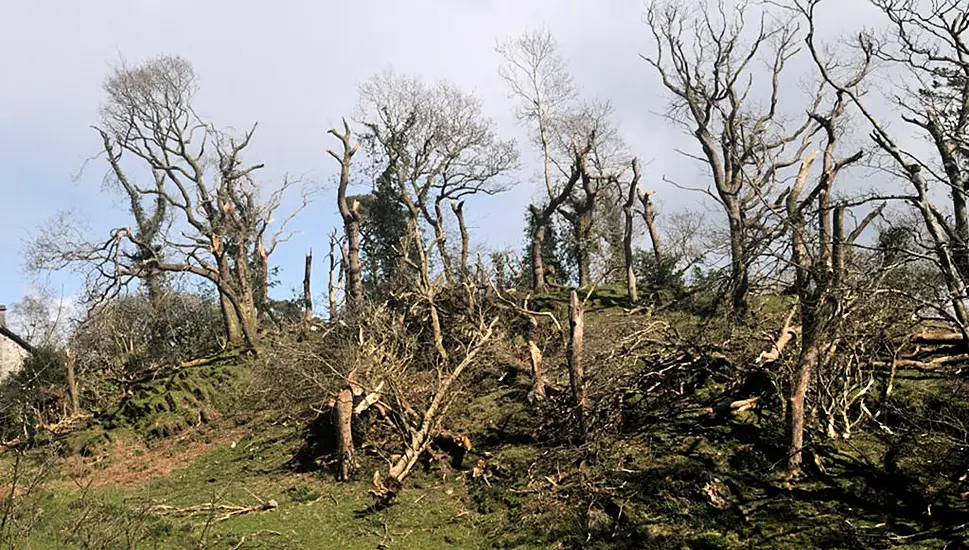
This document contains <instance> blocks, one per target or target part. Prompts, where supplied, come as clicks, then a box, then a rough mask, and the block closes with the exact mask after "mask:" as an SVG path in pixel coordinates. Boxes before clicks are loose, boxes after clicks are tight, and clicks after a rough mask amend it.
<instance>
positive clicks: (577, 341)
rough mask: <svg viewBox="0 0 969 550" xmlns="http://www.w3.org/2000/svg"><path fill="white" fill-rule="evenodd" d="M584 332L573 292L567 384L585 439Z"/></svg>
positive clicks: (581, 432)
mask: <svg viewBox="0 0 969 550" xmlns="http://www.w3.org/2000/svg"><path fill="white" fill-rule="evenodd" d="M584 332H585V322H584V320H583V308H582V303H581V302H580V301H579V294H578V293H577V292H576V291H575V290H573V291H572V292H571V293H570V294H569V346H568V361H569V383H570V385H571V387H572V402H573V405H574V406H575V414H576V417H577V419H578V422H579V432H580V434H581V437H582V438H583V439H585V437H586V436H587V435H588V428H589V427H588V425H587V424H586V422H587V421H588V418H587V415H588V412H589V399H588V397H587V396H586V391H585V380H584V373H583V367H582V342H583V338H584Z"/></svg>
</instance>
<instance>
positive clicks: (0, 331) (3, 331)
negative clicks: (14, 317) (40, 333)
mask: <svg viewBox="0 0 969 550" xmlns="http://www.w3.org/2000/svg"><path fill="white" fill-rule="evenodd" d="M0 336H5V337H6V338H7V339H8V340H11V341H12V342H13V343H14V344H17V345H18V346H20V347H22V348H24V349H25V350H27V351H28V352H30V353H33V352H34V347H33V346H31V345H30V344H28V343H27V341H26V340H24V339H23V338H21V337H19V336H17V335H16V334H14V333H13V332H12V331H11V330H10V329H8V328H7V327H5V326H3V325H0Z"/></svg>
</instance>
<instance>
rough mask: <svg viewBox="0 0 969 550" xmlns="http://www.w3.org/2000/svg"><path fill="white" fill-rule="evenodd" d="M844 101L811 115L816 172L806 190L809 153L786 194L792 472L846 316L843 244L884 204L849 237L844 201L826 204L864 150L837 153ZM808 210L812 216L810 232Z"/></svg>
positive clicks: (836, 99) (796, 468)
mask: <svg viewBox="0 0 969 550" xmlns="http://www.w3.org/2000/svg"><path fill="white" fill-rule="evenodd" d="M848 101H849V100H848V99H847V98H846V97H845V95H844V94H843V93H841V92H838V93H836V94H835V97H834V101H833V104H832V106H831V109H830V111H829V112H828V113H826V114H820V113H816V112H815V113H812V114H811V116H812V118H813V119H814V120H815V121H816V122H817V124H818V126H819V127H820V128H821V129H822V131H823V135H824V144H823V150H822V154H821V159H822V160H821V171H820V174H819V175H818V177H817V182H816V183H815V184H814V186H813V187H812V188H810V189H807V188H806V185H807V179H808V177H809V175H810V169H811V165H812V164H813V163H814V161H815V158H816V157H817V154H816V153H813V152H812V153H811V154H810V155H809V156H808V157H807V158H806V159H805V160H804V161H803V162H802V163H801V168H800V171H799V173H798V176H797V179H796V180H795V183H794V185H793V186H792V187H791V189H790V191H789V192H788V193H787V197H786V213H787V225H788V227H789V228H790V231H791V262H792V264H793V266H794V270H795V282H794V288H795V290H796V292H797V294H798V298H799V300H798V304H799V308H800V319H801V338H800V352H799V355H798V359H797V364H796V366H795V372H794V378H793V381H792V383H791V394H790V396H789V399H788V407H787V414H788V434H789V437H790V440H789V454H788V469H789V472H790V475H791V476H798V475H800V473H801V463H802V458H803V452H802V451H803V446H804V402H805V398H806V396H807V392H808V387H809V386H810V384H811V380H812V378H813V377H814V375H815V373H816V372H818V371H819V369H820V366H821V365H823V364H824V363H826V362H827V361H829V360H830V359H831V357H832V356H833V355H834V349H835V348H836V346H837V344H836V342H837V341H838V338H837V332H838V326H837V324H838V322H839V321H843V319H844V318H845V317H846V316H847V312H846V303H845V299H844V296H845V293H846V287H845V285H846V282H847V270H846V264H845V256H846V248H847V247H849V246H851V245H852V244H853V242H854V241H855V240H856V239H857V238H858V236H859V235H860V234H861V233H862V231H864V230H865V228H866V227H867V226H868V225H869V224H870V223H871V221H872V220H873V219H874V218H875V216H877V215H878V214H879V213H880V212H881V210H882V208H883V206H882V207H878V208H876V209H874V210H872V211H871V212H869V213H868V215H867V216H866V217H865V218H864V219H863V220H862V221H861V223H859V225H858V226H857V227H856V228H855V229H854V230H853V231H852V233H851V234H850V235H848V234H846V233H845V220H844V217H845V210H846V208H847V207H846V205H845V204H844V203H843V202H842V203H839V204H837V205H835V206H832V204H831V194H832V190H833V186H834V183H835V180H836V179H837V177H838V174H839V173H840V172H841V171H842V170H843V169H844V168H845V167H846V166H849V165H851V164H853V163H856V162H858V161H859V160H861V158H862V157H863V155H864V151H862V150H859V151H857V152H855V153H854V154H852V155H850V156H848V157H844V158H837V157H836V152H837V147H838V137H839V135H840V134H841V133H842V131H843V128H842V125H843V121H842V117H843V115H844V112H845V108H846V107H847V105H848ZM805 192H806V194H805ZM808 214H814V217H815V222H814V224H813V227H810V230H809V223H808V221H807V215H808ZM867 275H868V277H867V278H868V279H872V278H873V277H872V275H873V274H871V273H869V274H867Z"/></svg>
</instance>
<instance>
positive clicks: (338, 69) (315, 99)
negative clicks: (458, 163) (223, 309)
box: [0, 0, 851, 304]
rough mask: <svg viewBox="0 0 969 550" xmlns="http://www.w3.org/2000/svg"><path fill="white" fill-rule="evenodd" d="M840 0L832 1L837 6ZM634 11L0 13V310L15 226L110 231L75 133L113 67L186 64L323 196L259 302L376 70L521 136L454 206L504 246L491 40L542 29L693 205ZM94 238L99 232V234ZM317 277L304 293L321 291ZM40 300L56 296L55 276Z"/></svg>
mask: <svg viewBox="0 0 969 550" xmlns="http://www.w3.org/2000/svg"><path fill="white" fill-rule="evenodd" d="M850 3H851V2H849V4H850ZM642 12H643V4H642V3H641V2H640V1H639V0H599V1H596V2H590V1H588V0H528V1H527V2H525V1H522V0H409V1H407V2H397V1H390V0H384V1H377V0H369V1H355V2H334V1H330V0H325V1H310V0H280V1H278V2H272V3H270V2H262V1H255V0H242V1H240V0H235V1H228V0H207V1H205V2H199V1H197V0H164V1H158V0H141V1H137V2H132V1H130V0H128V1H121V0H88V1H85V2H58V3H56V4H55V3H54V2H49V1H47V2H44V1H37V2H12V1H4V2H3V9H2V18H0V52H3V53H0V74H2V75H3V77H2V78H3V84H2V85H0V209H2V215H0V234H2V235H3V238H2V239H0V303H8V304H9V303H12V302H15V301H17V300H18V299H19V298H20V297H21V295H23V293H24V292H27V291H28V290H29V289H30V287H31V285H32V282H31V280H30V277H29V275H28V274H26V273H24V271H23V270H22V260H21V255H22V245H23V241H24V240H25V239H26V238H27V236H28V235H29V233H30V231H31V230H33V229H34V228H35V227H36V226H37V225H38V224H41V223H43V222H44V220H46V219H49V218H50V217H51V216H53V215H55V214H56V213H57V212H58V211H61V210H65V209H73V210H74V211H75V213H76V214H77V216H78V217H79V218H81V219H84V220H87V221H88V222H89V224H90V226H91V228H92V230H93V231H94V232H95V233H94V234H92V237H95V236H99V234H98V233H97V232H98V231H102V232H103V231H105V230H106V229H107V228H109V227H111V226H113V225H115V224H123V223H126V219H127V218H126V216H125V213H124V211H123V208H121V207H120V203H119V200H118V197H117V196H116V195H114V194H111V193H105V192H102V190H101V179H102V176H103V175H104V172H105V169H106V166H105V164H104V162H103V160H100V161H99V160H95V161H93V162H92V163H90V164H89V165H87V166H86V168H85V170H84V171H83V172H82V173H81V174H80V177H77V178H76V177H75V176H77V174H78V172H79V170H80V169H81V167H82V166H84V162H85V160H86V159H88V158H90V157H92V156H94V155H96V154H97V153H98V145H99V140H98V136H97V134H96V133H95V132H94V131H93V130H92V129H91V128H90V125H92V124H94V123H96V122H97V109H98V105H99V103H100V101H101V88H100V86H101V82H102V81H103V79H104V77H105V76H106V75H107V74H108V72H109V71H110V69H111V67H112V66H113V65H115V64H117V63H118V61H119V60H120V59H121V58H122V57H123V58H124V59H126V60H127V61H129V62H137V61H140V60H143V59H145V58H147V57H151V56H154V55H158V54H172V55H181V56H183V57H185V58H187V59H188V60H189V61H191V62H192V63H193V65H194V66H195V70H196V73H197V74H198V80H199V84H200V86H201V91H200V93H199V95H198V102H197V103H198V108H199V111H200V112H201V113H202V114H203V116H205V117H207V118H209V119H211V120H213V121H215V122H216V123H218V124H220V125H224V126H225V125H231V126H234V127H236V128H244V127H247V126H249V125H251V124H252V123H253V122H256V121H258V122H259V130H258V132H257V134H256V138H255V141H254V143H253V146H252V148H251V150H252V152H251V154H250V157H249V158H250V159H251V160H254V161H255V160H259V161H262V162H265V163H266V166H267V167H266V169H265V170H264V171H263V172H262V177H263V178H264V181H266V182H267V183H270V184H271V183H272V182H273V181H279V179H281V178H282V176H283V175H284V174H287V173H288V174H292V175H295V176H300V177H302V178H304V179H307V180H309V181H313V182H317V183H320V184H324V185H325V189H324V191H323V193H322V194H320V195H318V196H317V199H316V202H315V204H313V205H312V206H311V207H310V208H309V209H307V210H306V211H305V212H304V213H303V214H302V215H301V216H300V217H299V218H298V219H297V220H296V221H295V222H294V224H293V226H292V227H293V229H294V230H296V232H297V234H296V235H295V236H294V238H293V239H292V240H290V241H289V242H288V243H285V244H283V245H280V248H279V250H278V252H277V254H276V255H275V263H276V265H279V266H280V268H281V270H282V285H281V286H280V287H279V288H277V289H276V290H275V292H274V295H275V296H276V297H281V298H282V297H289V296H290V295H291V292H290V290H291V288H293V287H294V286H295V285H296V284H297V282H298V281H299V280H300V278H301V270H302V257H303V254H304V253H305V252H306V251H307V250H308V249H310V248H313V249H314V250H315V251H316V253H317V258H321V257H322V256H323V253H324V250H325V247H326V239H327V235H328V233H329V232H330V230H331V229H332V228H333V227H335V226H337V225H338V223H339V222H338V217H337V216H336V213H335V208H334V206H333V204H334V197H333V195H335V191H334V190H333V187H332V185H331V183H332V179H333V175H334V168H335V167H336V164H335V162H334V161H333V159H332V158H330V157H329V156H328V155H327V154H326V152H325V151H326V149H327V148H329V147H333V146H334V144H335V141H334V140H333V138H332V137H330V136H327V135H326V131H327V129H329V128H331V127H334V126H335V125H337V124H338V123H339V121H340V118H341V117H343V116H350V115H352V113H353V107H354V105H355V103H356V90H357V86H358V84H359V83H360V82H362V81H363V80H365V79H366V78H368V77H369V76H370V75H372V74H374V73H377V72H379V71H381V70H383V69H385V68H387V67H393V68H394V69H396V70H397V71H399V72H404V73H410V74H414V75H417V76H420V77H422V78H425V79H427V80H435V79H439V78H446V79H449V80H450V81H451V82H453V83H455V84H457V85H458V86H460V87H462V88H464V89H466V90H469V91H473V92H475V93H476V94H477V95H478V96H479V97H481V98H482V100H483V102H484V110H485V112H486V113H487V114H488V115H489V116H491V117H493V118H494V119H495V120H496V121H497V122H498V125H499V128H500V129H501V133H502V134H503V135H506V136H511V137H516V138H518V139H519V140H520V142H521V146H522V149H523V159H524V160H525V167H524V168H523V169H522V171H521V172H520V174H519V179H520V181H521V184H520V185H519V186H518V187H517V188H515V189H514V190H513V191H511V192H509V193H506V194H503V195H500V196H497V197H493V198H482V199H480V200H479V199H475V200H474V201H473V202H470V201H469V204H468V206H467V209H468V216H469V223H470V224H471V226H472V229H473V235H472V238H473V239H475V241H476V242H475V244H478V245H483V244H484V242H483V241H485V240H486V241H487V245H488V246H489V247H492V248H504V247H514V248H518V247H519V246H520V243H521V240H522V239H521V222H522V215H523V212H524V207H525V205H526V204H527V202H528V201H529V200H530V198H531V197H532V195H533V194H534V193H535V192H536V189H537V188H536V187H535V185H534V181H535V180H534V177H533V176H534V174H535V173H536V171H537V168H536V167H537V164H536V163H535V162H534V160H535V156H534V154H533V152H532V151H531V150H530V149H529V148H528V145H527V144H526V143H524V142H523V141H524V140H523V131H522V129H521V128H519V127H518V126H517V125H516V124H515V121H514V119H513V117H512V109H513V107H514V105H513V103H512V101H511V100H509V99H508V97H507V92H506V89H505V88H504V85H503V83H502V82H501V80H500V79H499V78H498V75H497V68H498V65H499V63H500V60H499V58H498V56H497V54H495V53H494V51H493V49H494V46H495V41H496V40H497V39H502V38H506V37H511V36H515V35H518V34H520V33H521V32H523V31H525V30H526V29H534V28H538V27H545V28H547V29H548V30H550V31H551V32H552V33H553V34H554V35H556V37H557V38H558V39H559V41H560V43H561V47H562V53H563V55H564V56H565V57H566V58H567V60H568V61H569V63H570V66H571V68H572V70H573V73H574V76H575V80H576V82H577V83H578V84H579V85H580V86H581V88H582V91H583V93H584V94H586V95H587V96H589V97H596V96H597V97H600V98H603V99H609V100H611V101H612V102H613V103H614V104H615V106H616V118H617V120H618V122H619V125H620V130H621V132H622V134H623V136H624V137H625V139H626V141H627V142H628V144H629V146H630V149H631V150H632V151H633V152H634V153H635V154H638V155H640V156H641V158H642V159H643V161H644V162H648V161H652V163H651V164H649V166H648V168H647V169H646V173H645V175H644V180H643V183H644V185H645V186H646V187H649V188H656V189H657V191H658V193H657V195H656V198H657V199H658V201H659V202H660V204H661V206H662V207H664V208H667V209H670V210H673V209H677V208H680V207H682V206H684V205H688V204H696V203H697V201H698V200H699V199H698V197H696V196H694V195H690V194H687V193H684V192H682V191H678V190H676V189H674V188H672V187H670V186H668V185H664V184H662V183H661V182H660V178H661V177H662V176H664V175H665V176H670V177H675V178H679V179H684V178H695V177H696V176H697V175H698V173H697V166H696V165H695V163H693V162H692V161H690V160H689V159H686V158H683V157H681V156H678V155H676V154H675V153H674V151H673V150H674V148H676V147H684V148H690V147H691V146H692V144H691V142H690V141H689V140H688V139H687V138H685V137H684V136H682V135H681V134H680V132H679V130H676V129H672V128H670V127H669V124H668V122H666V121H665V120H663V119H662V118H661V117H659V116H657V113H659V112H661V111H662V110H663V108H664V104H665V92H664V91H663V90H661V89H660V88H659V86H658V83H657V81H656V79H655V78H654V75H653V74H652V73H651V72H650V69H649V68H648V67H647V66H646V64H645V63H644V62H642V61H641V60H640V59H639V57H638V56H639V53H640V52H644V51H647V49H648V46H649V42H648V32H647V29H646V27H645V26H644V25H643V23H642V19H641V16H642ZM102 234H103V233H102ZM324 271H325V270H324V269H323V266H322V264H321V263H318V264H317V266H316V277H315V279H316V280H315V281H314V288H315V290H316V292H317V293H320V292H322V291H323V290H324V275H325V273H324ZM53 282H54V287H55V288H54V290H55V291H58V292H60V291H61V289H63V292H64V293H66V294H71V293H72V292H73V291H74V289H75V287H76V285H75V284H74V283H73V282H72V280H71V278H70V277H67V276H57V277H55V278H54V280H53Z"/></svg>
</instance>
